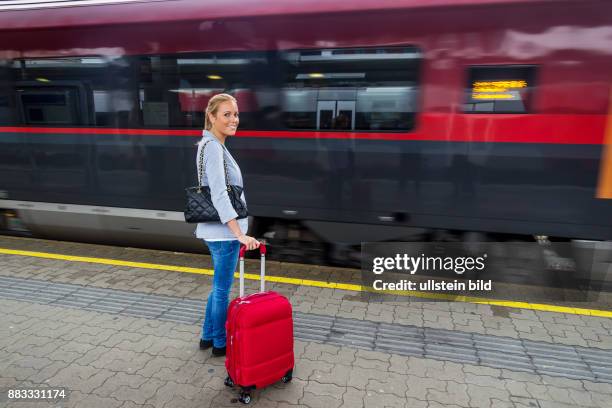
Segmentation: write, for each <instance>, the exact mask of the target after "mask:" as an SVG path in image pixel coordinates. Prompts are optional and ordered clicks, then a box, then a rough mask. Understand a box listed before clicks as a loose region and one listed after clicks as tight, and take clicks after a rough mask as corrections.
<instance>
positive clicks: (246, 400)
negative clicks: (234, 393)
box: [238, 392, 251, 404]
mask: <svg viewBox="0 0 612 408" xmlns="http://www.w3.org/2000/svg"><path fill="white" fill-rule="evenodd" d="M238 401H240V402H242V403H243V404H250V403H251V394H249V393H248V392H241V393H240V398H238Z"/></svg>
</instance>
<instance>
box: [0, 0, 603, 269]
mask: <svg viewBox="0 0 612 408" xmlns="http://www.w3.org/2000/svg"><path fill="white" fill-rule="evenodd" d="M12 3H15V2H8V3H6V4H2V5H0V44H2V50H0V60H1V62H0V124H1V126H0V145H1V148H0V208H2V209H4V210H5V211H4V214H5V220H4V224H5V228H6V229H10V228H13V229H18V227H17V226H16V225H17V224H16V222H15V219H16V216H17V217H19V219H20V220H21V223H22V225H25V227H26V228H27V229H28V230H30V231H31V232H33V233H34V234H37V235H41V236H49V237H57V238H67V239H83V240H95V241H101V242H113V243H124V244H141V245H153V246H158V247H174V248H189V247H191V248H193V247H194V246H195V247H197V248H200V247H201V246H200V244H198V243H197V241H196V240H194V239H193V236H192V229H193V228H192V226H189V225H185V224H184V223H183V222H182V208H183V189H184V187H186V186H188V185H191V184H193V183H194V182H195V170H194V165H193V163H194V160H193V157H194V154H195V148H194V144H195V142H196V141H197V140H198V137H199V135H200V129H201V127H202V120H203V114H202V108H203V106H204V105H205V103H206V102H207V100H208V98H209V97H210V96H211V95H212V94H214V93H216V92H220V91H226V92H230V93H232V94H234V95H235V96H236V97H237V98H238V100H239V106H240V108H241V128H240V130H239V132H238V135H237V137H236V138H235V139H234V140H231V141H230V142H229V143H230V148H231V149H232V151H234V152H236V156H237V157H238V159H239V162H240V163H241V167H242V170H243V173H244V174H245V179H246V194H247V200H248V202H249V209H250V212H251V213H252V216H253V217H252V220H251V221H252V223H251V228H252V229H251V231H252V232H253V233H254V234H255V235H258V236H267V237H268V238H269V239H270V240H271V241H273V243H274V242H277V243H279V244H282V246H283V247H284V248H285V249H284V250H285V252H286V255H287V256H288V257H289V256H292V255H294V256H297V257H307V258H312V257H316V256H318V255H320V254H326V253H327V254H328V255H329V254H330V253H333V254H337V251H334V250H337V249H339V248H344V247H346V246H347V245H348V246H350V245H355V244H358V243H359V242H362V241H384V240H409V239H423V237H427V236H430V235H431V234H434V235H436V234H438V233H439V232H440V231H444V232H445V234H446V233H448V234H452V235H453V236H456V237H457V238H458V239H461V238H463V237H465V236H466V235H470V234H471V233H473V232H478V233H479V234H481V235H479V236H480V237H483V236H484V235H485V234H519V235H522V236H531V235H548V236H555V237H563V238H580V239H592V240H609V239H611V238H612V200H610V198H612V152H609V151H608V152H607V150H606V149H608V150H610V147H606V146H607V145H608V144H609V143H610V139H611V138H612V135H610V134H609V135H608V136H606V129H607V128H608V129H609V130H608V132H609V133H611V132H612V130H610V128H611V127H612V120H611V119H610V118H611V117H612V114H611V113H610V112H611V111H610V109H611V108H610V90H611V85H612V3H610V2H609V1H598V0H428V1H425V0H378V1H364V0H355V1H352V2H340V4H338V2H326V1H316V0H305V1H300V2H285V1H236V2H233V3H231V4H230V3H227V2H224V1H217V0H211V1H206V2H202V1H199V0H176V1H150V2H142V1H128V0H126V1H124V2H113V3H112V4H110V3H111V2H106V3H109V4H104V3H105V2H104V1H86V0H82V1H79V0H75V1H71V2H51V1H50V2H46V3H44V2H42V3H36V4H31V5H23V4H21V5H19V4H12ZM606 152H607V153H606ZM306 243H307V244H308V245H307V246H306V247H307V248H308V249H307V250H306V251H305V252H304V251H298V250H297V249H295V250H292V249H291V248H292V247H294V248H303V247H304V244H306ZM330 250H332V251H331V252H330ZM292 251H293V252H292Z"/></svg>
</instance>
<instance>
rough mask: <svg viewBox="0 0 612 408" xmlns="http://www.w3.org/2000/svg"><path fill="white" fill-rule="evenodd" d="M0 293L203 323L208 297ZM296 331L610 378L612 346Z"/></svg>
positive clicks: (350, 324)
mask: <svg viewBox="0 0 612 408" xmlns="http://www.w3.org/2000/svg"><path fill="white" fill-rule="evenodd" d="M0 297H2V298H7V299H15V300H21V301H29V302H35V303H42V304H48V305H53V306H66V307H74V308H79V309H86V310H89V311H95V312H104V313H117V314H120V315H129V316H134V317H144V318H150V319H160V320H169V321H173V322H178V323H186V324H196V323H197V324H199V323H200V322H201V320H202V317H203V316H204V306H205V301H204V300H195V299H185V298H180V297H172V296H162V295H149V294H144V293H137V292H130V291H123V290H115V289H103V288H93V287H87V286H81V285H73V284H62V283H54V282H48V281H41V280H33V279H22V278H14V277H6V276H0ZM294 330H295V338H296V339H299V340H306V341H315V342H321V343H326V344H334V345H338V346H349V347H356V348H363V349H368V350H375V351H381V352H386V353H393V354H399V355H405V356H417V357H423V358H432V359H437V360H447V361H454V362H458V363H467V364H476V365H483V366H488V367H493V368H505V369H509V370H515V371H527V372H531V373H535V374H547V375H551V376H558V377H566V378H573V379H584V380H590V381H600V382H606V383H612V351H610V350H602V349H597V348H586V347H579V346H568V345H561V344H552V343H546V342H538V341H531V340H520V339H513V338H510V337H501V336H490V335H483V334H477V333H467V332H461V331H453V330H443V329H431V328H427V327H425V328H424V327H417V326H408V325H398V324H389V323H378V322H373V321H365V320H358V319H345V318H339V317H333V316H322V315H315V314H308V313H299V312H296V313H294Z"/></svg>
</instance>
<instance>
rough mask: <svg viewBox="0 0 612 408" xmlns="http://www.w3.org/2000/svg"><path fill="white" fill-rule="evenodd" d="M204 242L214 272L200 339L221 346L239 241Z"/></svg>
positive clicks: (223, 338) (223, 342)
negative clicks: (208, 251)
mask: <svg viewBox="0 0 612 408" xmlns="http://www.w3.org/2000/svg"><path fill="white" fill-rule="evenodd" d="M205 242H206V245H208V249H209V250H210V255H211V256H212V261H213V266H214V268H215V274H214V277H213V286H212V290H211V291H210V294H209V295H208V302H207V303H206V315H205V317H204V323H203V324H202V339H204V340H212V341H213V346H215V347H217V348H221V347H225V337H226V333H225V320H226V319H227V306H228V303H229V292H230V289H231V288H232V282H233V281H234V271H235V270H236V265H237V264H238V252H239V250H240V243H239V242H238V240H232V241H205Z"/></svg>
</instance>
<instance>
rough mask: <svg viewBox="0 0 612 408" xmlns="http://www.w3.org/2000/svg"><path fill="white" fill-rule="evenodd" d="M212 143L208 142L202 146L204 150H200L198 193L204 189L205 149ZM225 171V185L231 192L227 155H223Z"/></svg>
mask: <svg viewBox="0 0 612 408" xmlns="http://www.w3.org/2000/svg"><path fill="white" fill-rule="evenodd" d="M208 143H210V140H208V141H207V142H206V143H204V146H202V149H200V163H199V164H200V165H199V166H198V187H199V188H198V191H200V190H201V187H202V180H203V179H204V148H205V147H206V145H207V144H208ZM222 154H223V169H224V171H225V185H226V186H227V191H230V185H229V176H228V175H227V162H226V161H225V153H223V152H222Z"/></svg>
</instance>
